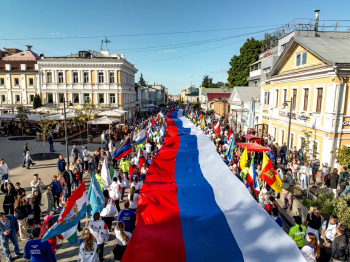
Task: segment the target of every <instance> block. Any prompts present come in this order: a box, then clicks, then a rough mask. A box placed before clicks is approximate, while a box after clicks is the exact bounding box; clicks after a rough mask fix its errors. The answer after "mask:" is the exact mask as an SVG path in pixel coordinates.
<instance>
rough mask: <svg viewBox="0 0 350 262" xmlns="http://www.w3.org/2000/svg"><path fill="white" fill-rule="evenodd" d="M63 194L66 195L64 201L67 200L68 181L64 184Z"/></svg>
mask: <svg viewBox="0 0 350 262" xmlns="http://www.w3.org/2000/svg"><path fill="white" fill-rule="evenodd" d="M62 194H63V196H64V202H67V198H68V187H67V183H66V182H64V183H63V186H62Z"/></svg>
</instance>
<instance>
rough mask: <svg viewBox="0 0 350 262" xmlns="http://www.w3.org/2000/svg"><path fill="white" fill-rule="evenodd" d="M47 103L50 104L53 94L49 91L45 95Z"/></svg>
mask: <svg viewBox="0 0 350 262" xmlns="http://www.w3.org/2000/svg"><path fill="white" fill-rule="evenodd" d="M46 98H47V103H49V104H52V103H53V95H52V94H51V93H48V94H47V95H46Z"/></svg>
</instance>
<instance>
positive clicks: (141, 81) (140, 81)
mask: <svg viewBox="0 0 350 262" xmlns="http://www.w3.org/2000/svg"><path fill="white" fill-rule="evenodd" d="M139 85H140V86H146V81H145V79H143V75H142V73H141V76H140V80H139Z"/></svg>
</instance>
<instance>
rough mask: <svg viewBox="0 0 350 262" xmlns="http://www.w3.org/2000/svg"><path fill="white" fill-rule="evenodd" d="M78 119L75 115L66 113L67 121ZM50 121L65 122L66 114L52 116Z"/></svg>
mask: <svg viewBox="0 0 350 262" xmlns="http://www.w3.org/2000/svg"><path fill="white" fill-rule="evenodd" d="M74 117H76V115H75V114H74V113H66V118H67V119H72V118H74ZM48 118H49V120H64V114H61V115H52V116H49V117H48Z"/></svg>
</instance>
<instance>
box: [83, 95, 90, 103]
mask: <svg viewBox="0 0 350 262" xmlns="http://www.w3.org/2000/svg"><path fill="white" fill-rule="evenodd" d="M84 102H85V103H89V102H90V95H89V94H84Z"/></svg>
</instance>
